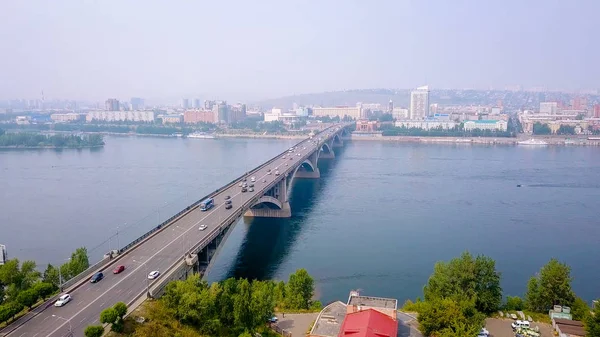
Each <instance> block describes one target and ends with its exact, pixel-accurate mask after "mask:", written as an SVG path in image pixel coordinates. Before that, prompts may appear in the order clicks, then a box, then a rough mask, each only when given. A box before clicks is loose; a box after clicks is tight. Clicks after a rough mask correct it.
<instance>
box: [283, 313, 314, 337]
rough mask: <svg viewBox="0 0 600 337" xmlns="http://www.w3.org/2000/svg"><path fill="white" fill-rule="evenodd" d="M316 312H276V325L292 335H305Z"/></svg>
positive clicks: (296, 336) (299, 336)
mask: <svg viewBox="0 0 600 337" xmlns="http://www.w3.org/2000/svg"><path fill="white" fill-rule="evenodd" d="M318 315H319V313H318V312H315V313H307V314H285V317H283V314H282V313H279V314H277V326H278V327H280V328H281V329H283V330H286V331H289V332H291V334H292V337H302V336H305V335H306V333H307V332H308V329H310V327H311V325H312V324H313V322H314V321H315V319H317V316H318Z"/></svg>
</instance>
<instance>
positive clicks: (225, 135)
mask: <svg viewBox="0 0 600 337" xmlns="http://www.w3.org/2000/svg"><path fill="white" fill-rule="evenodd" d="M215 137H217V138H270V139H305V138H308V137H309V135H265V134H258V133H257V134H254V133H238V134H233V133H217V134H215Z"/></svg>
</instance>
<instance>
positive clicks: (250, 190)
mask: <svg viewBox="0 0 600 337" xmlns="http://www.w3.org/2000/svg"><path fill="white" fill-rule="evenodd" d="M248 192H254V188H252V187H250V188H249V189H248ZM229 206H231V205H229ZM225 208H227V207H225ZM230 208H231V207H230Z"/></svg>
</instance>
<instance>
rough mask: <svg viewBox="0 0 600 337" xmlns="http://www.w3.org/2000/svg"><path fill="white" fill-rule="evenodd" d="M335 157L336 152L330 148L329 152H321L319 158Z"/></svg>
mask: <svg viewBox="0 0 600 337" xmlns="http://www.w3.org/2000/svg"><path fill="white" fill-rule="evenodd" d="M334 158H335V153H334V152H333V150H329V152H325V151H321V154H319V159H334Z"/></svg>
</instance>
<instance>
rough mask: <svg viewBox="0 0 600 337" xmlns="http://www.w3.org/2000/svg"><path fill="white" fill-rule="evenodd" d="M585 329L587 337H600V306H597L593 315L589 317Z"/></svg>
mask: <svg viewBox="0 0 600 337" xmlns="http://www.w3.org/2000/svg"><path fill="white" fill-rule="evenodd" d="M599 303H600V301H599ZM585 329H586V331H587V337H600V304H597V305H596V307H595V308H594V312H593V314H591V315H588V316H587V319H586V320H585Z"/></svg>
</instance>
